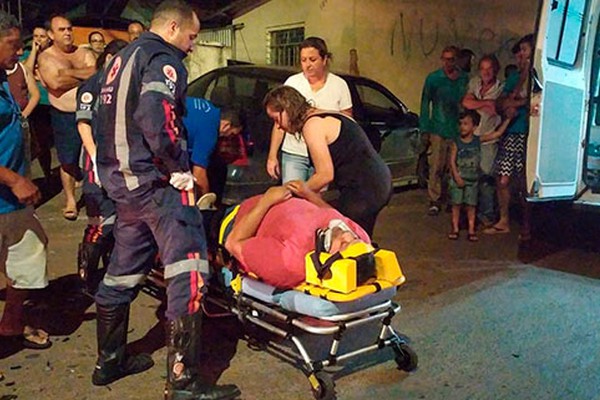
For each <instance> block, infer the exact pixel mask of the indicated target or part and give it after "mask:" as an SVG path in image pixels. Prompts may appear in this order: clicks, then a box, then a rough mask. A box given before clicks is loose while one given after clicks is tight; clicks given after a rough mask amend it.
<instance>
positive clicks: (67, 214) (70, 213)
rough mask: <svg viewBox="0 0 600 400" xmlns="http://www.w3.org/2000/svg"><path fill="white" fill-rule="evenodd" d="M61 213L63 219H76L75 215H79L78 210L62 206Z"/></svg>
mask: <svg viewBox="0 0 600 400" xmlns="http://www.w3.org/2000/svg"><path fill="white" fill-rule="evenodd" d="M62 213H63V217H64V219H66V220H68V221H76V220H77V217H78V216H79V212H78V211H77V209H76V208H75V209H72V208H63V210H62Z"/></svg>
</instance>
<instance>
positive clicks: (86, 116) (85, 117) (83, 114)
mask: <svg viewBox="0 0 600 400" xmlns="http://www.w3.org/2000/svg"><path fill="white" fill-rule="evenodd" d="M75 120H76V121H77V122H79V121H91V120H92V110H77V111H75Z"/></svg>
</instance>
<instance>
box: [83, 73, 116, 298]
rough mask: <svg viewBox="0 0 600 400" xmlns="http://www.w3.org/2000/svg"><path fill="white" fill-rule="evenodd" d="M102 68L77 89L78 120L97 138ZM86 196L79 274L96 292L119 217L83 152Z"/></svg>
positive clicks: (86, 153)
mask: <svg viewBox="0 0 600 400" xmlns="http://www.w3.org/2000/svg"><path fill="white" fill-rule="evenodd" d="M101 78H102V71H98V72H96V73H95V74H94V75H92V77H90V78H89V79H88V80H87V81H85V82H83V83H82V84H81V85H80V86H79V88H78V89H77V110H76V111H75V119H76V121H77V122H85V123H88V124H89V125H90V126H91V127H92V137H93V138H94V142H95V143H96V142H97V139H96V136H97V135H96V131H97V129H96V118H95V116H96V110H97V109H98V95H99V93H100V82H101ZM82 164H83V197H84V200H85V209H86V211H87V216H88V224H87V226H86V228H85V231H84V233H83V241H82V243H81V244H80V245H79V251H78V256H77V260H78V262H77V267H78V272H79V276H80V277H81V278H82V279H83V280H84V282H85V283H86V286H87V287H86V289H87V290H88V291H89V292H91V293H93V292H95V291H96V287H97V285H98V283H99V280H100V279H101V278H102V274H101V273H98V265H99V263H100V259H101V258H103V259H105V258H107V255H108V254H110V252H111V250H112V246H113V234H112V231H113V227H114V224H115V219H116V211H115V204H114V202H113V201H112V200H111V199H110V198H109V197H108V195H107V193H106V190H104V189H103V188H102V187H101V186H99V185H97V184H96V182H95V179H94V165H93V160H92V158H91V157H90V155H89V154H88V152H87V151H84V152H83V163H82Z"/></svg>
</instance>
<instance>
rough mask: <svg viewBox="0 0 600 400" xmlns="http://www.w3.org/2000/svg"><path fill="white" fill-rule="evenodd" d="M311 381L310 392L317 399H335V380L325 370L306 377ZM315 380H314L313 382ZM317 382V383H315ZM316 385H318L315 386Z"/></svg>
mask: <svg viewBox="0 0 600 400" xmlns="http://www.w3.org/2000/svg"><path fill="white" fill-rule="evenodd" d="M308 380H309V381H310V383H311V386H312V387H311V389H312V394H313V396H314V397H315V399H317V400H335V399H336V396H335V382H334V381H333V378H332V377H331V376H330V375H329V374H328V373H326V372H323V371H319V372H315V373H314V374H313V375H311V376H309V377H308ZM315 380H316V382H315ZM317 382H318V385H315V383H317ZM315 386H318V387H315Z"/></svg>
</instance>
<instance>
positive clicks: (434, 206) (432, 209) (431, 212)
mask: <svg viewBox="0 0 600 400" xmlns="http://www.w3.org/2000/svg"><path fill="white" fill-rule="evenodd" d="M439 213H440V206H438V205H437V204H432V205H430V206H429V211H427V215H431V216H432V217H433V216H436V215H438V214H439Z"/></svg>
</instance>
